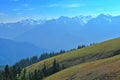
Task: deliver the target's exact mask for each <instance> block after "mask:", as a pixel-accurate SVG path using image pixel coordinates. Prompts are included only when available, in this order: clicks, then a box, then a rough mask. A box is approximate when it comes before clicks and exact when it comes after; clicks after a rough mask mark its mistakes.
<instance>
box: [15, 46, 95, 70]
mask: <svg viewBox="0 0 120 80" xmlns="http://www.w3.org/2000/svg"><path fill="white" fill-rule="evenodd" d="M90 45H93V44H90ZM84 47H87V46H86V45H79V46H78V47H77V48H74V49H71V50H68V51H65V50H60V51H59V52H51V53H43V54H41V55H40V57H38V56H33V57H31V58H26V59H22V60H20V61H19V62H17V63H16V64H14V66H16V67H17V68H18V67H20V68H25V67H27V66H29V65H31V64H34V63H36V62H39V61H41V60H44V59H47V58H50V57H53V56H57V55H60V54H63V53H65V52H69V51H72V50H76V49H81V48H84Z"/></svg>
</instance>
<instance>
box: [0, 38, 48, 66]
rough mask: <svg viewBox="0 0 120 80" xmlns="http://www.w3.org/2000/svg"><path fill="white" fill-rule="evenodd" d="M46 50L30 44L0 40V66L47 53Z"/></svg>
mask: <svg viewBox="0 0 120 80" xmlns="http://www.w3.org/2000/svg"><path fill="white" fill-rule="evenodd" d="M47 51H48V50H47V49H42V48H39V47H37V46H35V45H33V44H30V43H24V42H16V41H13V40H8V39H2V38H0V64H1V65H5V64H14V63H15V62H17V61H19V60H21V59H23V58H27V57H31V56H34V55H38V56H39V55H40V54H41V53H43V52H47Z"/></svg>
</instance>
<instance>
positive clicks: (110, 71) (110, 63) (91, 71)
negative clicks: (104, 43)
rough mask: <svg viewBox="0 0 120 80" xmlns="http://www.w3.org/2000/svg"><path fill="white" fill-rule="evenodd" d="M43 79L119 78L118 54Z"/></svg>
mask: <svg viewBox="0 0 120 80" xmlns="http://www.w3.org/2000/svg"><path fill="white" fill-rule="evenodd" d="M44 80H120V55H117V56H114V57H111V58H107V59H101V60H97V61H93V62H87V63H83V64H80V65H77V66H74V67H71V68H68V69H65V70H63V71H60V72H58V73H56V74H53V75H52V76H49V77H47V78H46V79H44Z"/></svg>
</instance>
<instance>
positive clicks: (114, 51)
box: [26, 38, 120, 72]
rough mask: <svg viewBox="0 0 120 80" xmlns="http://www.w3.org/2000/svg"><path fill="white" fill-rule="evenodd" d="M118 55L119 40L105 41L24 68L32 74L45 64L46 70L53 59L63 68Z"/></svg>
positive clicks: (119, 48)
mask: <svg viewBox="0 0 120 80" xmlns="http://www.w3.org/2000/svg"><path fill="white" fill-rule="evenodd" d="M119 53H120V38H117V39H113V40H109V41H105V42H103V43H100V44H96V45H93V46H90V47H86V48H83V49H78V50H74V51H70V52H67V53H64V54H61V55H59V56H55V57H52V58H49V59H46V60H43V61H40V62H38V63H35V64H33V65H31V66H28V67H27V68H26V70H27V72H33V71H34V70H35V69H41V68H42V67H43V65H44V63H45V64H46V66H47V68H49V67H50V66H51V65H52V62H53V60H54V59H56V60H57V62H58V63H59V64H60V66H61V65H63V64H64V66H65V67H67V68H68V67H71V66H74V65H78V64H80V63H84V62H89V61H95V60H98V59H102V58H107V57H111V56H115V55H118V54H119Z"/></svg>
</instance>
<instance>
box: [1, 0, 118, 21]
mask: <svg viewBox="0 0 120 80" xmlns="http://www.w3.org/2000/svg"><path fill="white" fill-rule="evenodd" d="M101 13H103V14H111V15H120V0H0V22H14V21H18V20H22V19H27V18H32V19H50V18H56V17H59V16H70V17H72V16H79V15H98V14H101Z"/></svg>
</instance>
